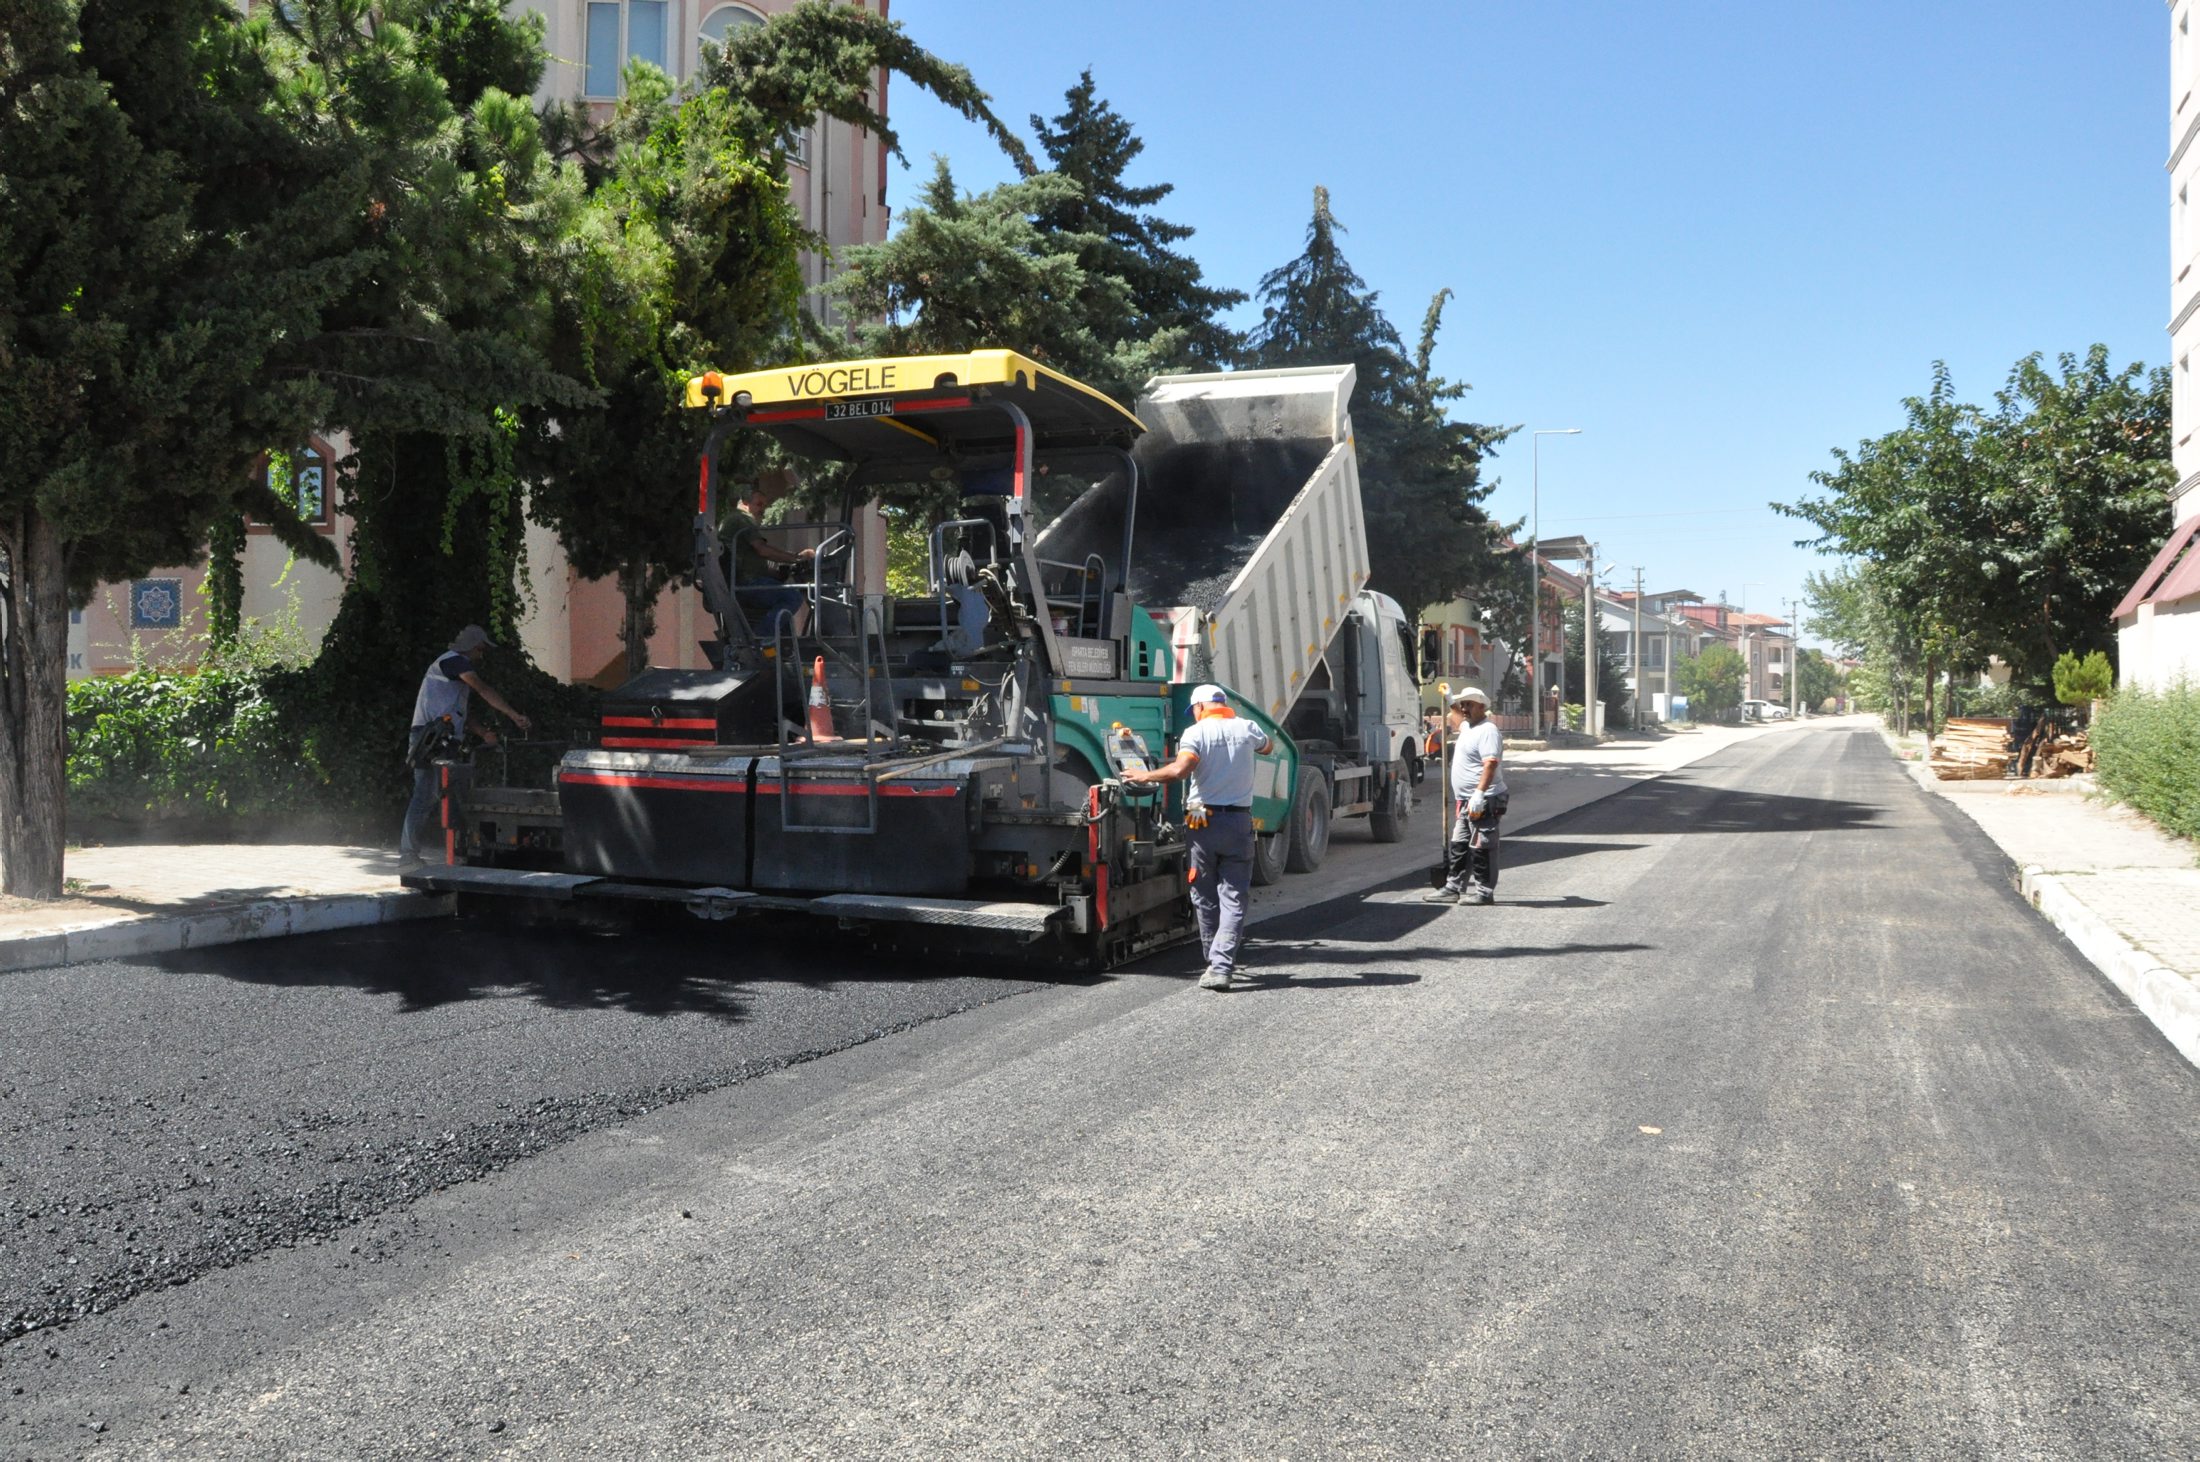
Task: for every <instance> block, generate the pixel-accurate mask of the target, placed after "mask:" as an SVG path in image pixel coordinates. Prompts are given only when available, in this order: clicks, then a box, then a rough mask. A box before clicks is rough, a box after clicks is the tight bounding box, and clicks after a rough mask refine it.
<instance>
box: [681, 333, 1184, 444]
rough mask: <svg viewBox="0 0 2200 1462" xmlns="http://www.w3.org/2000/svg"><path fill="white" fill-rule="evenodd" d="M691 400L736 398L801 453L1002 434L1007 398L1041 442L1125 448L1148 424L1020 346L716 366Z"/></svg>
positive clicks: (740, 407) (750, 418) (732, 402)
mask: <svg viewBox="0 0 2200 1462" xmlns="http://www.w3.org/2000/svg"><path fill="white" fill-rule="evenodd" d="M710 386H716V387H717V388H718V393H717V398H716V402H715V403H714V402H713V401H712V399H711V398H710V396H708V395H706V394H705V392H706V388H708V387H710ZM686 402H687V404H688V405H689V406H691V407H703V406H709V405H712V404H718V405H725V406H731V407H733V408H734V409H735V410H737V411H739V412H740V413H742V419H744V420H745V421H747V422H748V424H750V425H752V426H756V427H759V428H763V429H766V430H769V431H771V432H772V434H773V435H774V436H777V437H779V438H780V439H781V440H782V441H783V442H785V443H786V444H787V446H788V447H789V448H791V449H792V450H794V451H797V452H800V453H801V454H802V455H804V456H812V457H832V458H839V459H843V460H848V459H859V460H860V459H866V458H872V457H879V456H909V455H916V454H919V453H923V452H926V451H937V450H939V449H940V448H941V447H942V446H943V445H945V444H947V443H950V442H952V443H956V444H959V445H964V446H975V445H977V444H978V443H981V442H988V441H994V440H998V439H1000V438H1003V437H1005V436H1006V435H1007V432H1008V424H1007V421H1006V419H1005V417H1004V416H1003V414H1002V413H1001V412H1000V411H999V410H997V409H996V406H997V404H998V403H1002V402H1008V403H1012V404H1014V405H1016V406H1017V407H1019V408H1021V409H1022V411H1023V413H1024V415H1025V416H1026V417H1027V418H1029V419H1030V421H1031V425H1032V429H1033V431H1034V433H1035V434H1036V436H1037V438H1038V445H1039V446H1040V447H1042V448H1044V447H1047V446H1050V445H1051V446H1101V445H1114V446H1128V445H1129V444H1130V442H1131V441H1132V440H1133V439H1134V438H1135V437H1136V436H1137V435H1138V434H1139V433H1140V432H1142V431H1144V430H1145V428H1144V427H1143V426H1142V425H1141V424H1140V423H1139V420H1138V418H1137V417H1135V416H1133V415H1132V414H1131V413H1130V412H1128V411H1126V410H1124V409H1123V408H1122V407H1121V406H1119V405H1117V404H1116V403H1115V402H1114V401H1113V400H1111V399H1109V398H1108V397H1107V396H1105V395H1103V394H1102V393H1100V392H1098V391H1095V390H1094V389H1092V387H1090V386H1087V385H1085V384H1083V383H1082V382H1080V381H1074V380H1072V379H1070V378H1069V377H1068V376H1065V375H1063V374H1062V373H1061V372H1060V371H1056V370H1051V369H1049V368H1048V367H1046V366H1043V365H1041V364H1039V363H1038V362H1037V361H1035V360H1032V359H1031V358H1030V357H1029V356H1024V355H1019V354H1017V353H1016V352H1015V351H1013V350H973V351H971V352H969V353H968V354H965V355H911V356H891V357H884V358H880V359H874V360H849V361H832V362H826V363H821V364H816V365H789V366H779V367H775V368H773V369H770V370H762V371H748V372H745V373H743V374H741V375H734V376H728V375H720V374H719V373H717V372H715V371H710V372H705V373H704V374H702V375H699V376H695V377H692V378H690V379H689V381H688V383H687V394H686Z"/></svg>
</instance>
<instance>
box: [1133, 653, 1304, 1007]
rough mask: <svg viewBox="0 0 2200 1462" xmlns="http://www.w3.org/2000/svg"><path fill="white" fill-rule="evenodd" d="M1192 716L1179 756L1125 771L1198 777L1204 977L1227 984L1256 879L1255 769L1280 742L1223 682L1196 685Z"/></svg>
mask: <svg viewBox="0 0 2200 1462" xmlns="http://www.w3.org/2000/svg"><path fill="white" fill-rule="evenodd" d="M1192 716H1193V718H1194V719H1193V723H1192V725H1191V726H1190V727H1189V728H1188V729H1187V730H1186V731H1185V732H1184V734H1183V735H1182V736H1179V737H1178V738H1177V740H1176V760H1174V761H1172V762H1170V763H1169V764H1168V765H1167V766H1164V767H1158V768H1156V769H1155V770H1153V771H1150V772H1146V771H1127V772H1125V773H1123V780H1124V781H1126V782H1140V783H1152V782H1175V781H1181V780H1182V779H1184V778H1185V777H1190V778H1191V779H1192V787H1191V794H1190V795H1189V796H1188V797H1187V798H1186V799H1185V803H1184V837H1185V841H1187V842H1189V843H1190V844H1191V845H1192V907H1193V909H1194V910H1196V911H1197V912H1198V914H1199V949H1200V953H1201V954H1202V955H1204V956H1205V957H1206V960H1207V972H1206V973H1205V974H1203V975H1201V976H1200V977H1199V983H1200V986H1201V987H1202V988H1204V989H1208V990H1227V989H1229V988H1230V986H1231V985H1232V984H1233V983H1234V982H1235V981H1236V978H1237V951H1238V936H1239V933H1240V931H1241V930H1243V928H1244V926H1245V902H1246V899H1247V897H1248V896H1249V895H1250V892H1251V889H1252V886H1253V773H1254V771H1255V769H1256V766H1257V762H1258V759H1259V758H1260V757H1262V756H1265V755H1267V754H1268V753H1269V752H1270V751H1272V750H1274V749H1275V743H1274V742H1273V741H1272V740H1271V739H1270V738H1269V735H1268V733H1267V732H1265V731H1263V730H1261V729H1260V727H1259V726H1258V725H1256V724H1254V723H1253V722H1251V721H1246V720H1240V719H1239V718H1238V714H1237V712H1236V711H1234V710H1232V709H1231V708H1230V697H1229V695H1228V693H1226V692H1225V691H1224V690H1223V689H1222V687H1221V686H1219V685H1196V686H1193V687H1192ZM1309 775H1311V773H1309Z"/></svg>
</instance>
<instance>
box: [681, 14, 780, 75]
mask: <svg viewBox="0 0 2200 1462" xmlns="http://www.w3.org/2000/svg"><path fill="white" fill-rule="evenodd" d="M763 23H764V17H763V16H761V15H758V14H757V13H756V12H755V11H753V10H749V9H745V8H744V7H742V6H739V5H721V6H719V7H718V8H717V9H716V10H713V11H712V12H711V13H710V14H708V15H706V16H704V17H703V23H702V25H701V26H699V27H698V28H697V30H696V36H695V62H696V64H697V65H698V66H700V65H701V64H702V61H703V42H705V41H709V42H710V43H711V44H712V45H714V46H722V45H724V44H725V43H726V37H727V36H730V35H732V34H733V33H734V32H735V31H737V30H746V29H748V28H749V27H750V26H752V25H762V24H763Z"/></svg>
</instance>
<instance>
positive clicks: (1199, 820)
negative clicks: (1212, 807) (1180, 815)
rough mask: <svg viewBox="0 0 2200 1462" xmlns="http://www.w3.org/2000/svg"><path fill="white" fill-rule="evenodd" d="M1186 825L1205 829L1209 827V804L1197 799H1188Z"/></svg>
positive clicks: (1185, 806) (1185, 809) (1185, 813)
mask: <svg viewBox="0 0 2200 1462" xmlns="http://www.w3.org/2000/svg"><path fill="white" fill-rule="evenodd" d="M1184 825H1185V826H1186V827H1205V826H1206V825H1207V804H1206V803H1204V802H1202V801H1200V800H1199V799H1198V798H1197V797H1191V798H1187V799H1186V800H1185V803H1184Z"/></svg>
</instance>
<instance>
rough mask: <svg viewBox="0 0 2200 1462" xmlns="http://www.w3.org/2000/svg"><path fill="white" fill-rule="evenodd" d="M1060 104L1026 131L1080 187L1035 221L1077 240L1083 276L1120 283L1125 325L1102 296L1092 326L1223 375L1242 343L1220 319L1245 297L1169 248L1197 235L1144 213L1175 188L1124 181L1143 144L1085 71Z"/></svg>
mask: <svg viewBox="0 0 2200 1462" xmlns="http://www.w3.org/2000/svg"><path fill="white" fill-rule="evenodd" d="M1064 101H1065V103H1066V106H1065V108H1064V110H1063V111H1062V112H1061V113H1060V114H1059V115H1058V116H1056V117H1055V118H1054V120H1053V121H1052V122H1051V123H1050V122H1048V121H1046V120H1045V119H1044V118H1042V117H1038V116H1034V117H1032V119H1031V126H1032V130H1033V132H1034V133H1036V134H1037V136H1038V139H1039V146H1040V148H1041V149H1042V150H1043V151H1044V152H1045V153H1046V155H1047V157H1048V158H1049V159H1050V160H1051V161H1052V162H1053V164H1054V172H1055V174H1056V175H1057V176H1060V177H1063V178H1066V179H1068V180H1069V181H1070V182H1072V183H1075V184H1076V185H1077V191H1076V192H1075V193H1070V194H1064V195H1062V196H1060V197H1059V198H1057V199H1056V200H1055V201H1053V202H1052V203H1050V204H1048V205H1046V206H1044V207H1042V208H1041V209H1040V210H1039V211H1038V212H1037V213H1036V214H1034V215H1033V223H1034V224H1035V225H1036V226H1037V228H1038V229H1039V231H1040V232H1041V233H1043V234H1047V235H1051V236H1053V237H1055V238H1056V239H1059V240H1061V241H1063V242H1065V243H1070V242H1074V245H1075V252H1076V255H1077V262H1078V264H1079V266H1080V267H1081V268H1082V269H1083V270H1084V271H1085V274H1086V275H1087V277H1088V278H1092V279H1101V278H1108V279H1117V280H1121V281H1122V283H1123V285H1124V287H1125V288H1126V289H1127V291H1128V293H1129V303H1130V310H1131V314H1130V318H1129V320H1128V321H1127V322H1122V321H1121V320H1120V315H1119V313H1118V311H1117V309H1116V305H1115V301H1114V299H1113V298H1112V297H1109V296H1107V295H1102V296H1101V297H1099V298H1095V299H1094V300H1093V301H1092V304H1093V307H1094V308H1093V311H1092V313H1093V319H1094V326H1095V329H1096V330H1098V331H1100V332H1101V333H1103V334H1105V333H1106V332H1107V331H1108V329H1109V328H1110V327H1111V326H1113V327H1114V328H1117V329H1120V330H1121V331H1122V332H1123V333H1122V334H1121V335H1120V336H1119V337H1118V339H1119V340H1142V341H1149V342H1153V346H1152V353H1153V354H1154V355H1155V356H1156V357H1157V358H1158V359H1159V360H1160V362H1161V363H1162V364H1163V365H1165V366H1167V367H1169V368H1173V369H1179V370H1184V369H1197V370H1219V369H1221V368H1222V367H1223V366H1224V365H1226V364H1227V363H1228V362H1229V361H1230V359H1231V358H1232V357H1233V356H1235V355H1236V353H1237V349H1238V346H1239V343H1240V342H1239V340H1238V337H1237V334H1236V332H1235V331H1233V330H1231V329H1230V328H1229V327H1228V326H1227V325H1225V324H1223V323H1222V321H1221V319H1220V318H1219V317H1220V316H1221V315H1222V314H1223V313H1224V312H1225V311H1228V310H1230V309H1233V308H1235V307H1236V306H1238V305H1240V304H1242V303H1244V301H1245V295H1244V294H1243V292H1241V291H1238V290H1232V289H1216V288H1213V287H1211V286H1209V285H1207V284H1206V283H1204V282H1203V281H1202V278H1201V272H1200V267H1199V263H1198V261H1197V260H1195V259H1193V258H1192V257H1191V256H1190V255H1188V254H1183V253H1179V252H1178V251H1176V250H1175V249H1173V248H1171V247H1170V246H1171V245H1172V244H1179V243H1182V242H1183V241H1184V240H1186V239H1188V238H1190V237H1191V236H1192V233H1193V230H1192V229H1191V227H1190V226H1189V225H1186V224H1180V223H1171V222H1169V221H1168V220H1166V219H1163V218H1160V217H1158V216H1157V215H1155V214H1154V213H1153V212H1151V211H1150V210H1151V209H1152V208H1153V206H1154V205H1155V204H1157V203H1159V202H1160V201H1161V200H1162V199H1164V198H1166V197H1168V196H1169V194H1171V193H1173V192H1175V191H1176V185H1175V184H1173V183H1150V184H1147V185H1145V186H1143V187H1134V186H1132V185H1131V184H1130V183H1128V182H1126V181H1124V174H1125V172H1127V171H1128V170H1129V168H1130V165H1131V164H1132V163H1133V162H1135V161H1136V160H1137V159H1138V156H1139V154H1140V153H1142V152H1144V151H1145V149H1146V144H1145V143H1144V142H1142V141H1141V140H1139V137H1138V135H1137V133H1135V132H1134V131H1132V129H1131V124H1130V122H1129V121H1128V120H1127V119H1126V118H1124V117H1123V116H1122V115H1121V114H1120V113H1118V112H1117V111H1116V110H1115V108H1114V107H1112V106H1110V105H1109V104H1108V103H1107V102H1106V101H1104V100H1101V99H1100V98H1099V97H1098V95H1097V93H1096V89H1095V87H1094V85H1093V80H1092V72H1091V71H1090V70H1089V69H1088V70H1086V71H1085V72H1084V73H1083V74H1082V75H1080V76H1079V77H1078V80H1077V84H1076V85H1075V86H1073V87H1071V88H1070V89H1069V91H1068V92H1067V93H1066V94H1065V96H1064ZM1119 322H1120V323H1119Z"/></svg>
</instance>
